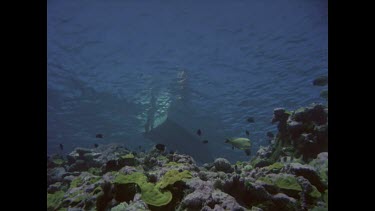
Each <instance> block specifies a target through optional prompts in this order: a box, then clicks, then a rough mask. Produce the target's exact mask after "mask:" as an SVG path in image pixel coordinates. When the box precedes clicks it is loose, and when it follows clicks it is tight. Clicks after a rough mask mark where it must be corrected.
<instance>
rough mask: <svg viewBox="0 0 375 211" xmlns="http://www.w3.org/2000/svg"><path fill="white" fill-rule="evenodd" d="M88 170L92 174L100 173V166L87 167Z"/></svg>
mask: <svg viewBox="0 0 375 211" xmlns="http://www.w3.org/2000/svg"><path fill="white" fill-rule="evenodd" d="M88 172H90V173H91V174H93V175H100V174H101V173H102V171H101V170H100V168H94V167H91V168H89V170H88Z"/></svg>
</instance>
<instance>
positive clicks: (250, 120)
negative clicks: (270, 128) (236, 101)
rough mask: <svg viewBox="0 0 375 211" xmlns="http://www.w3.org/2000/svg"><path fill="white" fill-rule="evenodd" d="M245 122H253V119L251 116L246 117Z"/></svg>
mask: <svg viewBox="0 0 375 211" xmlns="http://www.w3.org/2000/svg"><path fill="white" fill-rule="evenodd" d="M247 122H250V123H253V122H255V120H254V118H253V117H249V118H247Z"/></svg>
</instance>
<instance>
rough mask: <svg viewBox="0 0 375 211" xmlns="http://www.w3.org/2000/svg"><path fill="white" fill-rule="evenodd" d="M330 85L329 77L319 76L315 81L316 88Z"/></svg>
mask: <svg viewBox="0 0 375 211" xmlns="http://www.w3.org/2000/svg"><path fill="white" fill-rule="evenodd" d="M327 84H328V77H327V76H319V77H317V78H316V79H314V81H313V85H314V86H325V85H327Z"/></svg>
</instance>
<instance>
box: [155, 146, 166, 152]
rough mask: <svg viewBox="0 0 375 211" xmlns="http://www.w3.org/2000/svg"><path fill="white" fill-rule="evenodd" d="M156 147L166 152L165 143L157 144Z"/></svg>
mask: <svg viewBox="0 0 375 211" xmlns="http://www.w3.org/2000/svg"><path fill="white" fill-rule="evenodd" d="M155 148H156V149H158V150H159V151H161V152H164V150H165V145H164V144H156V145H155Z"/></svg>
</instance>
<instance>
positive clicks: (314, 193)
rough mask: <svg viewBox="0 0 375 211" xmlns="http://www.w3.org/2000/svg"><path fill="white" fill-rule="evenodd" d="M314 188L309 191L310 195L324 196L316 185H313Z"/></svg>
mask: <svg viewBox="0 0 375 211" xmlns="http://www.w3.org/2000/svg"><path fill="white" fill-rule="evenodd" d="M312 189H313V190H312V191H311V192H310V193H309V196H311V197H313V198H320V197H321V196H322V194H321V193H320V192H319V191H318V189H316V187H315V186H314V185H313V186H312Z"/></svg>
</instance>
